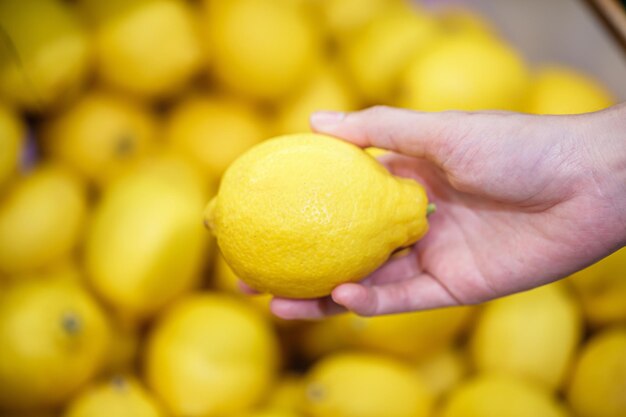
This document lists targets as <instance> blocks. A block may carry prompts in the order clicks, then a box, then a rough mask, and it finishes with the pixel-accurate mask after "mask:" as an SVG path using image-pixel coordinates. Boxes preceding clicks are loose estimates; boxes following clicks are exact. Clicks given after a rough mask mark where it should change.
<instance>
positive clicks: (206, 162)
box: [165, 96, 267, 181]
mask: <svg viewBox="0 0 626 417" xmlns="http://www.w3.org/2000/svg"><path fill="white" fill-rule="evenodd" d="M266 132H267V128H266V126H265V122H264V120H263V118H262V117H261V116H260V115H259V114H258V112H257V111H256V110H255V109H254V108H252V107H251V106H249V105H248V104H246V103H244V102H242V101H237V100H235V99H232V98H227V97H201V96H196V97H190V98H188V99H186V100H184V101H182V102H180V103H179V104H178V105H177V106H176V107H175V108H174V109H173V111H172V113H171V114H170V115H169V118H168V121H167V124H166V127H165V136H166V140H167V141H168V142H169V144H170V145H171V146H172V148H174V149H175V150H177V151H179V152H181V153H182V154H183V155H184V156H185V157H187V158H189V159H190V160H192V161H195V162H196V163H197V164H198V166H199V167H200V168H201V169H202V171H203V172H204V173H205V174H206V176H207V177H208V178H209V179H211V180H214V181H216V180H218V179H219V177H220V176H221V175H222V173H223V172H224V171H225V170H226V168H227V167H228V165H230V163H231V162H233V160H235V158H237V157H238V156H239V155H241V154H242V153H243V152H245V151H246V150H248V148H250V147H252V146H253V145H255V144H257V143H258V142H260V141H261V140H262V139H264V138H265V137H266Z"/></svg>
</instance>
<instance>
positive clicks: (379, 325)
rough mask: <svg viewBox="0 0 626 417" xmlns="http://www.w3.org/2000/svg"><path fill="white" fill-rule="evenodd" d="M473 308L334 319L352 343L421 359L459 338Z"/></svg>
mask: <svg viewBox="0 0 626 417" xmlns="http://www.w3.org/2000/svg"><path fill="white" fill-rule="evenodd" d="M473 311H474V310H473V309H472V308H471V307H454V308H444V309H437V310H429V311H420V312H414V313H407V314H394V315H388V316H379V317H360V316H357V315H355V314H345V315H342V316H338V317H336V318H334V319H332V320H334V321H335V326H337V327H339V328H340V329H339V330H338V331H337V333H341V334H343V335H344V338H345V340H346V342H347V343H348V344H349V345H350V346H355V347H362V348H368V349H374V350H377V351H383V352H387V353H390V354H394V355H398V356H401V357H405V358H412V359H420V358H426V357H428V356H429V355H432V354H434V353H436V352H437V351H439V350H441V349H442V348H444V347H446V346H448V345H450V344H451V343H452V342H453V341H454V340H455V339H457V338H458V336H459V335H460V333H461V331H463V330H464V329H465V328H466V327H467V324H468V323H469V320H470V319H471V316H472V312H473Z"/></svg>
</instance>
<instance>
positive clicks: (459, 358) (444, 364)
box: [417, 347, 469, 398]
mask: <svg viewBox="0 0 626 417" xmlns="http://www.w3.org/2000/svg"><path fill="white" fill-rule="evenodd" d="M417 373H418V374H419V375H420V376H421V377H422V380H423V381H424V383H425V384H426V386H427V387H428V389H429V390H430V392H431V393H432V394H433V396H435V397H436V398H442V397H443V396H444V395H446V394H447V393H448V392H450V391H451V390H452V389H453V388H455V387H456V386H457V385H459V384H460V383H461V382H462V381H463V380H464V379H465V377H466V376H467V374H468V373H469V364H468V361H467V359H466V358H465V355H464V353H462V352H461V351H460V350H457V349H455V348H451V347H449V348H445V349H443V350H441V351H440V352H438V353H436V354H434V355H431V356H429V357H428V358H426V359H424V360H422V361H420V362H419V363H418V364H417Z"/></svg>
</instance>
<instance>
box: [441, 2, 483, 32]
mask: <svg viewBox="0 0 626 417" xmlns="http://www.w3.org/2000/svg"><path fill="white" fill-rule="evenodd" d="M437 17H438V18H439V22H440V25H441V27H442V28H443V31H444V34H445V35H450V36H495V30H494V28H493V27H492V26H491V24H490V23H489V22H487V20H485V18H484V17H483V16H481V15H480V14H478V13H476V12H474V11H472V10H468V9H464V8H461V7H454V6H453V7H449V8H446V9H444V10H442V11H441V13H440V14H439V15H438V16H437Z"/></svg>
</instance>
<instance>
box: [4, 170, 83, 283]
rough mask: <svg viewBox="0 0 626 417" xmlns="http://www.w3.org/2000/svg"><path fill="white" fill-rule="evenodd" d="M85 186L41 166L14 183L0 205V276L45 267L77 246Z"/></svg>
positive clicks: (58, 171)
mask: <svg viewBox="0 0 626 417" xmlns="http://www.w3.org/2000/svg"><path fill="white" fill-rule="evenodd" d="M86 198H87V197H86V192H85V189H84V185H83V184H82V183H81V182H80V180H78V179H77V178H76V177H74V176H72V175H71V174H69V173H68V172H67V170H66V169H64V168H62V167H60V166H53V165H48V166H40V167H38V168H36V169H35V170H34V171H32V172H31V173H29V174H28V175H27V176H25V177H23V178H21V179H20V180H19V181H16V182H15V183H14V184H13V186H12V188H11V189H10V190H8V191H7V192H6V193H5V195H4V196H3V198H2V204H1V205H0V271H2V272H4V273H6V274H19V273H25V272H30V271H34V270H37V269H39V268H42V267H45V266H47V265H49V264H51V263H53V262H55V261H57V260H59V259H60V258H62V257H63V256H65V255H68V254H69V252H70V251H71V250H72V249H73V248H74V247H75V246H76V244H77V243H78V239H79V237H80V234H81V231H82V227H83V223H84V220H85V215H86V213H85V212H86V209H87V200H86Z"/></svg>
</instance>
